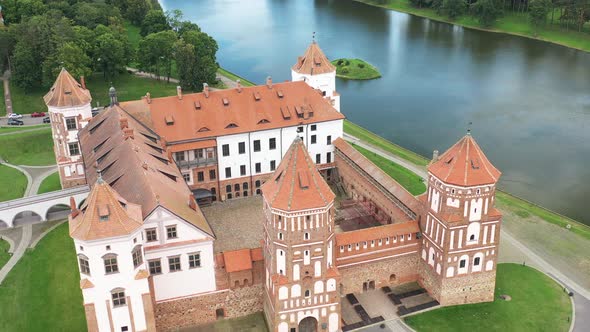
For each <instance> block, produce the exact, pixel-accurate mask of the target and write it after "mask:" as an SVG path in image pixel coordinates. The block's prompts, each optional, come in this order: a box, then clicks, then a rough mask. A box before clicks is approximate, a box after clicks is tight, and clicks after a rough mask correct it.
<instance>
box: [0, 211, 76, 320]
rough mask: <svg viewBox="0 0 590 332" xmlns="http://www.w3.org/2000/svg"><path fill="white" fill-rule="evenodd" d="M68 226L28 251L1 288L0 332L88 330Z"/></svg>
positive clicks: (64, 225)
mask: <svg viewBox="0 0 590 332" xmlns="http://www.w3.org/2000/svg"><path fill="white" fill-rule="evenodd" d="M79 282H80V273H79V272H78V263H77V259H76V251H75V250H74V242H73V241H72V238H71V237H70V236H69V234H68V223H67V222H66V223H64V224H62V225H60V226H58V227H57V228H56V229H55V230H53V231H51V232H49V234H47V235H46V236H45V237H44V238H43V239H42V240H41V241H40V242H39V243H38V244H37V246H36V247H35V248H34V249H32V250H28V251H27V252H26V253H25V255H24V256H23V257H22V258H21V260H20V261H19V262H18V263H17V264H16V266H15V267H14V268H13V269H12V271H10V273H9V274H8V276H7V277H6V279H5V280H4V281H3V282H2V287H0V299H2V301H0V312H2V319H0V331H6V332H37V331H86V330H87V327H86V318H85V316H84V307H83V306H82V292H81V290H80V284H79Z"/></svg>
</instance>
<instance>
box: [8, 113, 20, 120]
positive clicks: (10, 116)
mask: <svg viewBox="0 0 590 332" xmlns="http://www.w3.org/2000/svg"><path fill="white" fill-rule="evenodd" d="M22 117H23V116H22V114H17V113H10V114H9V115H8V118H9V119H20V118H22Z"/></svg>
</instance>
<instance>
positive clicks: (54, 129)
mask: <svg viewBox="0 0 590 332" xmlns="http://www.w3.org/2000/svg"><path fill="white" fill-rule="evenodd" d="M83 84H84V81H83V78H82V84H80V83H78V82H77V81H76V80H75V79H74V78H73V77H72V75H70V73H68V71H67V70H66V69H65V68H62V70H61V72H60V73H59V75H58V76H57V79H56V80H55V83H53V86H52V87H51V89H50V90H49V92H48V93H47V94H46V95H45V97H43V99H44V100H45V104H46V105H47V109H48V112H49V119H50V121H51V133H52V137H53V150H54V152H55V160H56V162H57V166H58V169H59V179H60V182H61V186H62V188H69V187H74V186H79V185H82V184H85V183H86V178H85V176H84V163H83V161H82V155H81V153H80V143H79V142H78V131H79V130H80V129H82V128H84V127H85V126H86V125H87V124H88V121H90V119H91V118H92V109H91V107H90V102H91V101H92V97H91V96H90V91H88V90H87V89H86V87H85V86H84V85H83Z"/></svg>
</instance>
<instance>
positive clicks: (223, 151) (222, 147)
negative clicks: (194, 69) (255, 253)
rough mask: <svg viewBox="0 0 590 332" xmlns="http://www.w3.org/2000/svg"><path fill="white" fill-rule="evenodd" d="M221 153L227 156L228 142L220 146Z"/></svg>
mask: <svg viewBox="0 0 590 332" xmlns="http://www.w3.org/2000/svg"><path fill="white" fill-rule="evenodd" d="M221 154H222V155H223V156H224V157H227V156H229V144H223V145H222V146H221Z"/></svg>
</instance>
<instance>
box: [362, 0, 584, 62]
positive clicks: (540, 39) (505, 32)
mask: <svg viewBox="0 0 590 332" xmlns="http://www.w3.org/2000/svg"><path fill="white" fill-rule="evenodd" d="M353 1H355V2H358V3H362V4H364V5H367V6H372V7H377V8H383V9H386V10H391V11H395V12H398V13H404V14H408V15H412V16H416V17H420V18H423V19H427V20H432V21H435V22H440V23H446V24H451V25H454V26H458V27H462V28H465V29H473V30H478V31H484V32H492V33H499V34H506V35H512V36H517V37H522V38H528V39H532V40H536V41H541V42H545V43H550V44H553V45H557V46H562V47H566V48H569V49H572V50H576V51H580V52H584V53H590V48H589V49H584V48H581V47H576V46H572V45H568V44H566V43H562V42H558V41H554V40H550V39H546V38H542V37H535V36H531V35H526V34H523V33H518V32H511V31H506V30H499V29H496V28H483V27H480V26H475V25H465V24H461V23H459V22H457V21H451V20H448V19H445V18H444V17H432V16H427V15H423V14H420V13H417V12H412V11H407V10H404V9H403V8H391V7H388V6H387V5H379V4H376V3H370V2H367V1H366V0H353ZM416 9H417V10H419V9H420V8H416Z"/></svg>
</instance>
